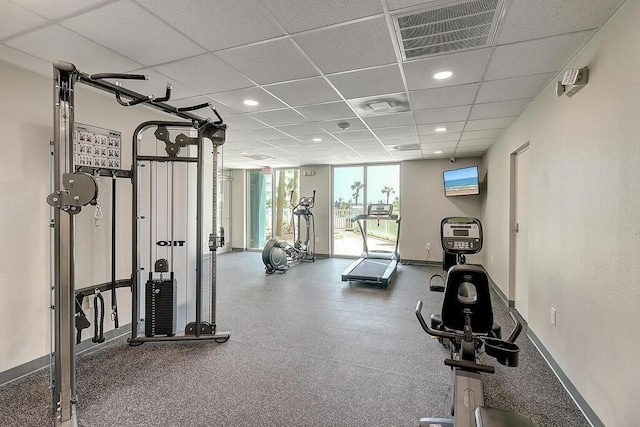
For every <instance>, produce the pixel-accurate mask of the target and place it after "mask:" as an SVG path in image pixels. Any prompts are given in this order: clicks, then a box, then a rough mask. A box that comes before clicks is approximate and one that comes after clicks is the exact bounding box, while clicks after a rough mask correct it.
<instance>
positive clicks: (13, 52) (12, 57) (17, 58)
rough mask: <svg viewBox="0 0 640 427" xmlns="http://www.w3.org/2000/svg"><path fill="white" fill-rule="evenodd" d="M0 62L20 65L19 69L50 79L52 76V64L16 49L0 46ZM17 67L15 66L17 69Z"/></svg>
mask: <svg viewBox="0 0 640 427" xmlns="http://www.w3.org/2000/svg"><path fill="white" fill-rule="evenodd" d="M0 60H1V61H5V62H8V63H9V64H20V65H19V66H20V67H21V68H24V69H27V70H31V71H35V72H36V73H38V74H42V75H45V76H47V77H51V76H52V75H53V64H52V63H51V62H49V61H45V60H44V59H40V58H36V57H35V56H31V55H27V54H26V53H24V52H21V51H19V50H17V49H14V48H12V47H9V46H5V45H3V44H0ZM17 66H18V65H16V67H17Z"/></svg>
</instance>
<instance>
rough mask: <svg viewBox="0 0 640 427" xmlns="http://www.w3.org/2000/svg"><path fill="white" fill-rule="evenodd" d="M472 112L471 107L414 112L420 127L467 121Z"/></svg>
mask: <svg viewBox="0 0 640 427" xmlns="http://www.w3.org/2000/svg"><path fill="white" fill-rule="evenodd" d="M469 111H471V105H461V106H459V107H448V108H436V109H431V110H421V111H414V113H413V116H414V117H415V119H416V123H417V124H419V125H428V124H434V123H441V122H458V121H462V120H467V117H468V116H469Z"/></svg>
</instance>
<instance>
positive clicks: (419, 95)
mask: <svg viewBox="0 0 640 427" xmlns="http://www.w3.org/2000/svg"><path fill="white" fill-rule="evenodd" d="M478 86H479V84H477V83H474V84H467V85H461V86H450V87H440V88H435V89H425V90H417V91H411V92H409V97H410V98H411V106H412V108H413V109H414V110H425V109H428V108H442V107H454V106H458V105H467V104H471V103H472V102H473V98H474V97H475V95H476V92H477V91H478Z"/></svg>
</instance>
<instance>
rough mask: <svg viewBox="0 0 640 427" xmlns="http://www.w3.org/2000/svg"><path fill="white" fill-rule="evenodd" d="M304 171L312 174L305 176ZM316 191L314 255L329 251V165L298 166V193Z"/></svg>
mask: <svg viewBox="0 0 640 427" xmlns="http://www.w3.org/2000/svg"><path fill="white" fill-rule="evenodd" d="M305 172H308V173H310V172H313V173H314V175H310V176H305ZM313 190H315V191H316V201H315V206H314V207H313V209H312V210H311V212H313V220H314V221H315V229H316V230H315V231H316V242H317V243H316V249H315V250H316V255H329V254H330V253H331V237H332V236H331V166H329V165H311V166H302V167H301V168H300V195H301V196H311V195H312V194H313Z"/></svg>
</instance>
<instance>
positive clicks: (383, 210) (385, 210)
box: [367, 203, 393, 217]
mask: <svg viewBox="0 0 640 427" xmlns="http://www.w3.org/2000/svg"><path fill="white" fill-rule="evenodd" d="M367 210H368V212H367V215H369V216H372V217H379V216H391V214H392V213H393V205H392V204H390V203H388V204H387V203H372V204H370V205H369V208H368V209H367Z"/></svg>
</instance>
